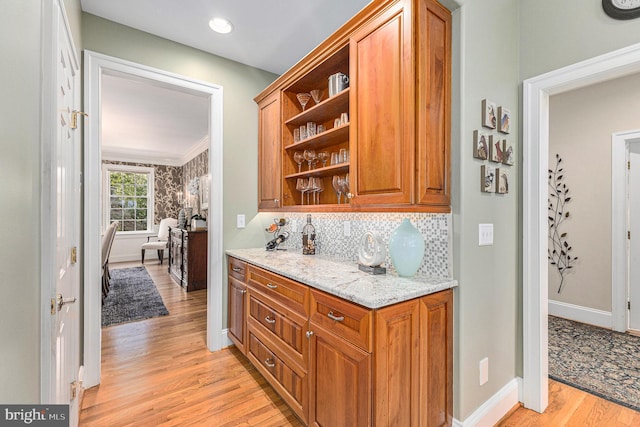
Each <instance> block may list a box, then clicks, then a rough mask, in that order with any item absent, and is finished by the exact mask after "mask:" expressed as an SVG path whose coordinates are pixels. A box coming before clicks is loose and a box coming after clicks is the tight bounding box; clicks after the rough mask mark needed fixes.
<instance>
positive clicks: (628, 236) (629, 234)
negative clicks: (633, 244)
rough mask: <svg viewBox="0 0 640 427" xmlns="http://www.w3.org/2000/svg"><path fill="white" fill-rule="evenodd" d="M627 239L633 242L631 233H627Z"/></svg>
mask: <svg viewBox="0 0 640 427" xmlns="http://www.w3.org/2000/svg"><path fill="white" fill-rule="evenodd" d="M627 239H628V240H631V231H627Z"/></svg>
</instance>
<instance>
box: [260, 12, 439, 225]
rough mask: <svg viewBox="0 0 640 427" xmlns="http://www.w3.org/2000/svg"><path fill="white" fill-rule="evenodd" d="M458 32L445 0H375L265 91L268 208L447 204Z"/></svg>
mask: <svg viewBox="0 0 640 427" xmlns="http://www.w3.org/2000/svg"><path fill="white" fill-rule="evenodd" d="M450 40H451V17H450V13H449V11H448V10H447V9H445V8H444V7H443V6H441V5H440V4H439V3H438V2H437V1H435V0H387V1H378V2H372V3H370V4H369V5H368V6H366V7H365V8H364V9H363V10H362V11H361V12H359V13H358V14H357V15H356V16H354V17H353V18H352V19H351V20H350V21H349V22H347V23H346V24H345V25H344V26H343V27H342V28H340V29H339V30H338V31H337V32H336V33H334V34H333V35H332V36H331V37H329V38H328V39H327V40H326V41H325V42H323V43H322V44H321V45H320V46H318V47H317V48H316V49H315V50H314V51H312V52H311V53H310V54H309V55H307V56H306V57H305V58H304V59H302V61H300V62H299V63H298V64H296V65H295V66H294V67H292V68H291V69H290V70H289V71H287V72H286V73H285V74H283V75H282V76H281V77H280V78H278V79H277V80H276V81H275V82H274V83H272V84H271V85H270V86H269V87H268V88H267V89H265V90H264V91H263V92H262V93H261V94H260V95H258V96H257V97H256V102H257V103H258V105H259V107H260V111H261V125H260V134H261V135H260V141H261V147H262V148H260V150H259V156H260V159H259V165H260V169H261V172H260V173H259V180H260V183H259V189H261V190H260V191H259V193H260V197H261V199H260V206H259V209H260V210H262V211H266V210H288V211H300V210H304V211H321V212H322V211H353V210H358V211H423V212H425V211H426V212H448V211H449V210H450V208H449V185H450V184H449V127H450V111H449V110H450V101H449V98H450V74H451V69H450V63H451V53H450V51H451V45H450V43H451V41H450ZM274 99H279V104H278V105H277V107H278V108H277V110H278V111H277V112H276V111H275V109H274V111H273V114H270V115H269V116H268V118H269V120H271V122H274V121H277V122H278V123H266V122H265V119H266V118H267V116H266V115H265V114H263V113H262V112H264V111H266V110H265V108H266V106H267V105H268V104H269V103H270V102H271V103H272V102H273V100H274ZM265 131H268V133H269V134H268V135H263V134H262V133H263V132H265ZM276 136H277V138H278V140H277V141H276V140H275V139H274V138H275V137H276ZM265 143H266V144H265ZM267 189H268V190H269V191H268V192H266V193H268V194H266V193H265V190H267ZM274 191H280V193H279V194H277V195H276V194H275V193H274ZM263 193H265V194H263ZM278 196H280V197H278ZM273 200H276V201H277V203H273V202H272V201H273ZM265 201H266V202H265ZM270 201H271V202H270Z"/></svg>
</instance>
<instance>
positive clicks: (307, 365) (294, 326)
mask: <svg viewBox="0 0 640 427" xmlns="http://www.w3.org/2000/svg"><path fill="white" fill-rule="evenodd" d="M230 260H232V261H230V265H232V264H233V262H238V261H237V260H234V259H233V258H230ZM241 277H242V278H244V277H245V276H244V275H243V276H237V275H236V276H232V274H231V270H230V277H229V301H230V302H229V304H230V305H229V332H230V333H229V336H230V338H231V339H232V341H233V342H234V343H236V345H237V346H238V348H239V349H240V350H241V351H243V353H245V354H246V355H247V357H248V359H249V360H250V361H251V363H252V364H253V365H254V366H255V367H256V369H257V370H258V371H259V372H260V373H261V374H262V375H263V376H264V377H265V378H266V379H267V381H268V382H269V383H270V384H271V385H272V386H273V388H274V389H275V390H276V392H277V393H278V394H279V395H280V396H281V397H282V399H283V400H284V401H285V402H286V403H287V404H288V405H289V406H290V407H291V409H292V410H293V412H294V413H295V414H296V416H297V417H298V418H299V419H300V420H301V421H302V422H303V423H304V424H305V425H310V426H317V427H319V426H332V427H333V426H345V427H346V426H349V427H351V426H371V425H375V426H402V427H404V426H430V427H439V426H450V425H452V422H453V400H452V399H453V388H452V376H453V297H452V295H453V293H452V291H451V290H450V289H449V290H445V291H441V292H437V293H434V294H431V295H427V296H423V297H419V298H415V299H412V300H409V301H405V302H401V303H397V304H394V305H390V306H387V307H384V308H380V309H369V308H366V307H362V306H359V305H357V304H354V303H352V302H350V301H346V300H343V299H341V298H339V297H336V296H333V295H329V294H327V293H325V292H321V291H318V290H316V289H313V288H310V287H309V286H307V285H304V284H302V283H298V282H294V281H292V280H289V279H287V278H284V277H281V276H279V275H277V274H274V273H272V272H268V271H265V270H263V269H261V268H259V267H256V266H253V265H251V264H247V265H246V281H245V280H244V279H242V278H241ZM245 286H246V293H243V292H242V291H243V290H244V289H245ZM232 301H234V302H233V303H232ZM241 313H242V314H241ZM240 319H244V322H243V323H244V324H243V325H238V322H239V321H240ZM238 336H244V338H243V339H242V340H240V339H239V337H238Z"/></svg>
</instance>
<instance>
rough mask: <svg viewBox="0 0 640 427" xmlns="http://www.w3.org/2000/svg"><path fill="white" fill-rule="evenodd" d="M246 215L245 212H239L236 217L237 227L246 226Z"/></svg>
mask: <svg viewBox="0 0 640 427" xmlns="http://www.w3.org/2000/svg"><path fill="white" fill-rule="evenodd" d="M245 226H246V225H245V216H244V214H238V216H237V217H236V227H237V228H245Z"/></svg>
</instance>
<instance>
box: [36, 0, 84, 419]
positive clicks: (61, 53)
mask: <svg viewBox="0 0 640 427" xmlns="http://www.w3.org/2000/svg"><path fill="white" fill-rule="evenodd" d="M45 3H49V5H50V6H51V9H47V12H48V13H47V16H46V17H47V19H50V23H51V24H52V25H51V28H50V35H51V37H52V38H51V39H50V42H49V43H50V44H48V45H46V46H45V49H51V51H48V52H47V53H46V54H45V59H46V60H48V61H52V62H51V63H47V64H45V66H44V72H45V73H51V74H52V75H51V76H50V77H51V80H50V85H51V86H52V87H50V88H49V87H46V86H45V91H50V92H51V93H48V94H45V95H46V96H49V102H51V103H55V109H54V108H51V109H49V110H45V111H47V113H46V115H45V116H44V117H43V121H44V122H45V123H43V126H44V127H45V129H48V130H50V132H49V133H46V132H45V140H44V144H46V145H48V147H46V150H45V151H46V152H47V155H46V157H45V158H47V157H48V158H49V160H50V164H46V163H45V165H44V172H45V174H46V175H45V178H44V182H45V184H46V185H44V186H43V191H45V192H47V191H48V192H49V193H48V196H45V198H46V200H47V201H48V206H45V209H48V210H49V211H48V212H45V213H44V222H43V224H44V225H45V227H47V228H48V229H44V230H43V239H47V238H51V240H52V241H51V242H50V243H47V242H45V243H44V244H45V245H48V246H46V247H47V250H45V252H44V255H43V256H50V257H51V258H53V259H51V260H49V259H46V260H43V265H46V266H47V267H44V268H45V271H46V273H47V274H52V275H53V277H51V278H50V279H49V278H48V279H49V280H47V281H45V282H44V283H43V286H49V287H50V289H49V292H50V296H51V301H50V302H51V308H50V314H49V313H47V315H50V316H51V318H50V323H49V325H50V335H51V336H50V353H49V361H48V363H49V364H48V367H49V369H50V372H49V381H48V383H49V387H48V388H49V390H47V393H46V396H45V398H46V399H47V402H46V403H56V404H69V405H70V410H69V415H70V425H71V426H76V425H77V424H78V399H77V396H76V394H77V391H78V387H77V384H78V375H79V367H80V357H79V345H80V343H79V341H80V333H79V332H80V325H79V311H80V310H79V308H80V307H79V305H80V303H79V302H76V299H77V298H78V297H79V290H80V274H79V272H80V267H79V266H80V264H79V263H78V259H77V257H78V251H77V247H78V242H79V237H80V194H81V193H80V190H81V189H80V167H79V164H80V163H79V161H80V140H79V137H80V133H79V131H78V130H76V129H73V128H72V120H73V115H74V114H75V113H73V110H74V106H75V105H78V104H77V102H78V99H79V97H78V93H77V91H78V90H79V81H80V75H79V66H78V61H77V58H76V54H75V48H74V46H73V41H72V39H71V36H70V32H69V29H68V26H67V23H66V19H65V15H64V10H63V6H62V4H61V1H59V0H58V1H52V2H45ZM47 30H48V31H49V29H47ZM50 120H54V123H49V122H48V121H50ZM49 254H50V255H49ZM53 288H55V289H53ZM43 403H45V402H43Z"/></svg>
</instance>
